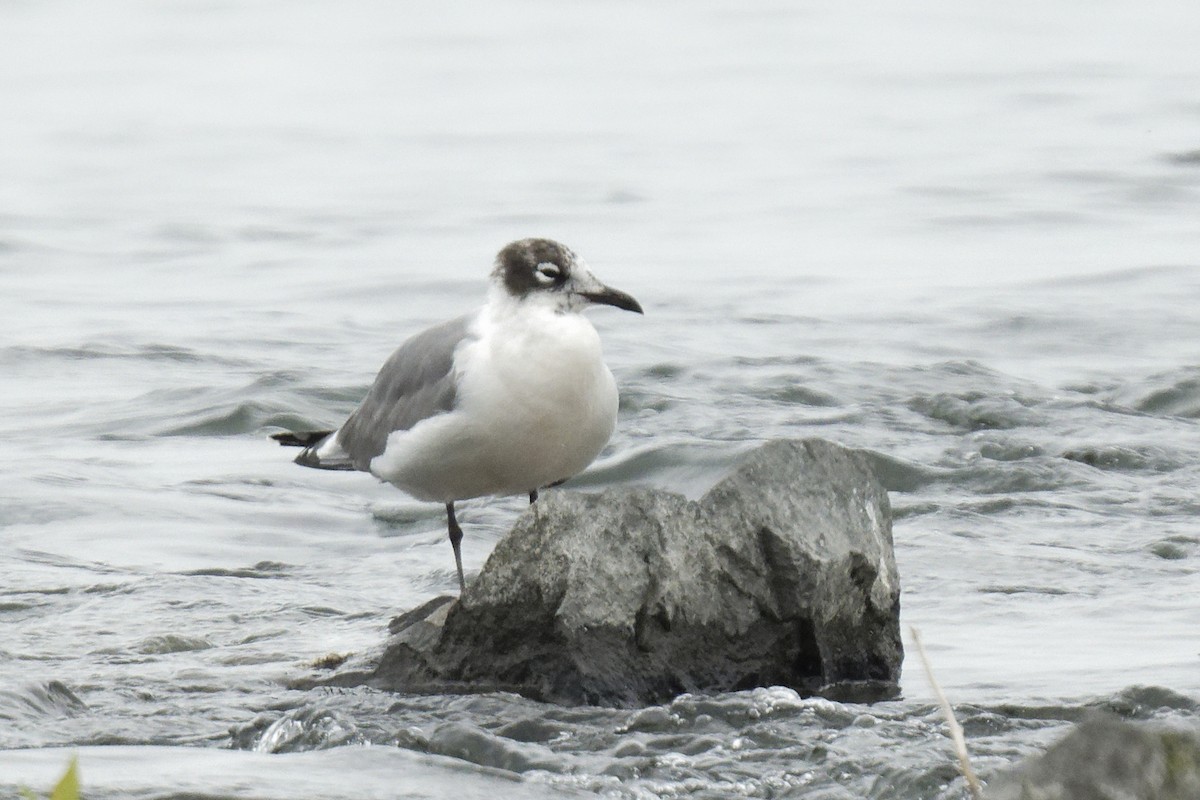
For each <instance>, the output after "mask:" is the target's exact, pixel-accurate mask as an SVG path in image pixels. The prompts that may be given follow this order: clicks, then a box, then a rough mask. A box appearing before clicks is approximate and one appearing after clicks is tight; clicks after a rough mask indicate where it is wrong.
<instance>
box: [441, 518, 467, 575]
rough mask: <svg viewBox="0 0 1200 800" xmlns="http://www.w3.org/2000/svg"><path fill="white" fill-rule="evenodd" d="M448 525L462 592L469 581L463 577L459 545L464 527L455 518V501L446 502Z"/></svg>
mask: <svg viewBox="0 0 1200 800" xmlns="http://www.w3.org/2000/svg"><path fill="white" fill-rule="evenodd" d="M446 526H447V527H448V528H449V529H450V546H451V547H453V548H454V566H456V567H458V593H459V594H462V593H463V592H464V591H466V589H467V582H466V581H465V580H464V579H463V571H462V549H461V548H460V547H459V545H460V544H462V536H463V534H462V528H460V527H458V520H457V519H455V518H454V501H450V502H449V503H446Z"/></svg>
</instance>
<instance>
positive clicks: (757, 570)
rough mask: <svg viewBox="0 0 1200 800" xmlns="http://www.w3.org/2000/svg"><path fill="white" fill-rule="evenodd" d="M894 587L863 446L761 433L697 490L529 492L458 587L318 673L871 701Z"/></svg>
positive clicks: (608, 694)
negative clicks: (786, 692) (694, 497)
mask: <svg viewBox="0 0 1200 800" xmlns="http://www.w3.org/2000/svg"><path fill="white" fill-rule="evenodd" d="M899 598H900V582H899V578H898V576H897V573H896V564H895V560H894V558H893V554H892V534H891V511H890V507H889V504H888V498H887V493H886V492H885V491H884V489H883V488H882V487H881V486H880V484H879V482H878V481H877V480H876V479H875V476H874V475H873V474H872V472H871V469H870V466H869V464H868V462H867V460H866V458H864V457H863V456H862V455H860V454H858V453H856V452H854V451H850V450H846V449H844V448H842V447H839V446H837V445H834V444H831V443H829V442H825V441H822V440H818V439H810V440H805V441H774V442H770V443H768V444H766V445H764V446H762V447H760V448H759V449H757V450H755V451H753V452H752V453H750V454H749V455H748V456H747V457H745V458H744V459H743V460H742V461H741V462H740V463H739V464H738V465H737V467H736V468H735V470H734V472H733V473H732V474H731V475H729V476H728V477H726V478H725V479H724V480H722V481H721V482H720V483H718V484H717V485H716V486H714V487H713V488H712V489H711V490H710V491H709V492H708V493H707V494H706V495H705V496H704V497H703V498H702V499H701V500H700V501H699V502H694V501H690V500H687V499H686V498H684V497H683V496H682V495H678V494H673V493H669V492H662V491H655V490H648V489H629V488H620V489H609V490H607V491H605V492H603V493H601V494H581V493H576V492H569V491H563V492H546V493H544V494H543V497H542V499H541V500H539V501H538V504H537V507H536V509H533V510H530V511H528V512H526V513H525V514H524V515H523V516H522V517H521V519H520V520H519V521H518V522H517V524H516V526H515V527H514V528H513V530H512V532H511V533H510V534H509V535H508V536H506V537H505V538H504V539H503V540H502V541H501V542H500V543H499V544H498V545H497V546H496V549H495V551H494V552H493V553H492V555H491V557H490V558H489V559H488V561H487V564H486V565H485V566H484V568H483V570H482V572H481V573H480V574H479V576H478V577H477V578H476V579H475V580H474V581H473V582H471V583H470V584H469V585H468V586H467V589H466V591H465V592H464V593H463V595H462V597H461V598H460V600H459V601H458V602H457V603H453V602H451V600H450V599H449V598H438V599H436V600H433V601H431V602H430V603H427V604H426V605H425V606H422V607H421V608H419V609H415V610H414V611H410V612H408V613H407V614H405V615H403V616H401V617H398V618H397V619H396V620H394V621H393V624H392V628H391V629H392V632H393V636H392V638H391V639H390V640H389V641H388V643H387V646H386V649H385V651H384V653H383V655H382V657H381V658H380V660H379V661H378V663H377V665H375V666H374V669H373V670H371V671H369V672H358V673H357V674H352V673H343V674H342V675H340V676H337V677H335V679H334V680H333V681H332V682H334V683H338V684H341V685H347V684H353V683H360V682H365V683H369V684H371V685H374V686H376V687H379V688H384V689H390V690H395V691H405V692H432V691H490V690H498V689H502V690H509V691H515V692H519V693H521V694H523V695H526V696H529V697H532V698H535V699H539V700H544V701H549V702H555V703H563V704H579V703H588V704H595V705H618V706H630V705H643V704H648V703H656V702H661V701H663V700H666V699H669V698H671V697H674V696H675V695H678V694H680V693H682V692H717V691H728V690H737V689H747V688H751V687H755V686H768V685H783V686H790V687H793V688H795V689H796V690H798V691H801V692H804V693H815V692H818V691H823V690H828V691H831V692H836V693H837V694H838V696H840V697H854V698H857V699H878V698H879V697H881V696H890V695H892V694H894V692H895V686H896V682H897V680H898V678H899V674H900V663H901V661H902V659H903V650H902V646H901V643H900V630H899V610H900V600H899Z"/></svg>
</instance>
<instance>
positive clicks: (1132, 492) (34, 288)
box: [0, 0, 1200, 800]
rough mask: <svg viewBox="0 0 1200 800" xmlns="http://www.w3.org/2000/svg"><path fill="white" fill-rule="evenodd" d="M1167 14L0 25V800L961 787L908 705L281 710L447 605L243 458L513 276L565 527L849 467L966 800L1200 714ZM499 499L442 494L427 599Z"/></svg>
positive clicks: (1199, 122)
mask: <svg viewBox="0 0 1200 800" xmlns="http://www.w3.org/2000/svg"><path fill="white" fill-rule="evenodd" d="M1198 33H1200V12H1196V11H1195V10H1194V7H1193V6H1192V5H1191V4H1186V3H1182V2H1178V3H1172V2H1167V3H1159V4H1155V5H1154V7H1153V8H1152V9H1150V8H1148V7H1147V6H1145V4H1141V3H1133V2H1111V3H1103V4H1100V5H1096V4H1082V3H1071V2H1062V3H1018V4H1015V5H1014V4H1007V5H1004V6H1002V7H1001V6H996V7H990V6H989V7H987V8H984V7H976V6H971V5H964V4H959V3H949V2H945V3H932V4H924V5H922V6H920V7H893V6H891V5H876V4H783V3H780V4H772V3H767V2H754V3H749V4H741V5H738V6H726V5H722V4H717V3H689V4H678V3H667V4H657V5H651V4H644V5H639V4H633V3H618V2H607V1H606V2H600V3H594V4H590V5H576V6H570V7H560V6H558V5H553V4H549V3H544V2H535V1H534V0H529V1H528V2H509V3H501V4H484V3H478V2H452V3H449V4H441V5H438V6H436V7H432V6H431V7H429V8H417V7H412V8H408V7H404V6H402V5H396V4H386V3H375V2H366V3H363V4H360V5H357V6H354V7H348V8H346V9H339V10H336V11H335V10H333V9H332V8H330V7H326V6H323V5H321V4H317V3H288V4H284V3H277V2H265V3H260V4H254V5H244V4H223V3H199V2H180V3H175V4H168V5H163V4H140V3H134V2H126V3H123V2H115V1H114V2H104V3H94V4H90V5H87V6H86V7H85V6H81V5H75V4H36V3H9V4H3V5H0V103H2V105H3V113H0V376H2V379H0V386H2V389H3V391H0V441H2V442H3V450H4V457H3V458H2V459H0V570H2V571H3V574H4V580H3V581H2V582H0V723H2V724H0V788H2V789H3V791H5V792H9V791H11V790H12V789H14V788H15V787H16V786H18V785H29V786H33V787H35V788H48V787H49V786H50V785H51V783H52V782H53V780H54V778H55V777H56V776H57V775H58V774H59V773H60V772H61V770H62V768H63V767H64V766H65V763H66V760H67V758H68V754H69V753H70V752H76V751H77V752H79V754H80V770H81V773H82V776H83V781H84V786H85V789H90V791H89V793H88V795H87V796H88V797H89V798H117V797H122V798H123V797H139V798H141V797H145V798H151V797H154V798H165V797H180V796H188V797H193V796H203V797H206V798H209V797H211V798H274V797H289V798H290V797H313V798H316V797H320V798H327V799H331V800H342V798H345V800H351V799H352V798H353V799H357V798H363V797H411V798H417V797H450V796H455V797H472V796H484V795H491V796H495V797H507V796H522V797H536V796H543V795H544V796H574V795H576V794H578V795H581V796H589V795H593V796H594V795H596V794H600V795H603V796H607V797H615V798H638V799H639V800H640V798H658V797H696V798H726V797H738V796H742V797H776V798H778V797H813V798H839V799H841V798H847V799H848V798H860V797H877V798H958V797H961V796H962V792H963V787H962V784H961V781H960V780H958V779H957V778H956V773H955V770H954V766H953V763H952V760H951V756H950V748H949V743H948V740H947V739H946V737H945V734H944V728H943V726H942V724H941V721H940V717H939V715H938V713H937V711H936V708H935V707H934V703H933V697H932V694H931V692H930V690H929V689H928V686H927V684H926V681H925V679H924V676H923V675H922V674H921V673H920V670H919V668H918V667H917V666H916V660H915V659H911V658H910V660H909V662H908V664H907V665H906V671H905V674H904V677H903V683H902V689H903V695H902V697H901V698H900V699H898V700H895V701H892V702H888V703H881V704H876V705H871V706H866V705H855V704H843V703H837V702H833V701H829V700H823V699H819V698H818V699H805V698H800V697H798V696H796V695H795V694H794V693H793V692H791V691H789V690H786V689H781V688H778V687H776V688H771V689H761V690H756V691H753V692H742V693H736V694H728V695H717V696H712V697H701V696H684V697H681V698H679V699H677V700H676V701H674V702H672V703H669V704H666V705H664V706H661V707H653V708H648V709H643V710H636V711H614V710H606V709H596V708H573V709H563V708H555V707H550V706H544V705H540V704H537V703H533V702H531V701H527V700H524V699H522V698H518V697H514V696H509V695H482V696H474V697H461V696H433V697H406V696H397V695H390V694H381V693H377V692H371V691H366V690H360V691H336V692H335V691H328V690H326V691H321V690H312V691H301V690H297V689H291V688H289V686H291V685H292V684H291V682H292V681H293V680H295V679H297V678H302V677H306V676H311V675H313V674H315V673H316V672H318V671H319V668H318V667H317V666H316V665H317V664H318V663H319V662H320V661H321V660H322V659H325V658H327V657H329V656H331V655H345V654H348V653H360V652H363V651H366V650H369V649H371V648H372V647H374V646H377V645H378V644H379V643H380V641H381V640H382V638H383V636H384V635H385V631H386V624H387V621H388V619H389V618H390V617H391V616H392V615H394V614H396V613H398V612H400V611H402V610H405V609H407V608H410V607H412V606H414V605H416V604H418V603H420V602H423V601H424V600H426V599H428V598H430V597H431V596H434V595H436V594H440V593H445V592H452V591H453V590H454V589H455V585H456V578H455V577H454V570H453V559H452V557H451V554H450V549H449V547H448V545H447V544H446V541H445V532H444V527H443V525H444V520H443V518H442V514H441V510H440V509H439V508H438V507H437V506H431V505H425V504H420V503H417V502H415V501H412V500H410V499H409V498H406V497H405V496H404V495H402V494H401V493H399V492H398V491H396V490H394V489H392V488H390V487H388V486H384V485H381V484H378V483H376V482H375V481H374V480H373V479H371V478H370V477H369V476H365V475H362V474H343V473H322V472H315V471H311V470H304V469H301V468H298V467H296V466H294V465H293V464H291V463H290V455H291V454H289V452H287V451H284V450H281V449H280V448H277V447H275V446H274V445H273V443H271V442H269V441H268V440H267V439H266V436H267V435H268V434H269V433H270V432H272V431H275V430H278V429H281V428H303V427H310V426H318V425H319V426H324V425H335V424H337V423H338V422H340V421H341V419H343V418H344V416H345V415H346V414H347V413H348V412H349V411H350V410H351V409H352V408H353V407H354V405H355V404H356V403H357V401H358V400H359V399H360V398H361V396H362V394H363V393H364V391H365V389H366V387H367V386H368V385H369V383H370V381H371V379H372V377H373V376H374V372H375V370H376V369H377V368H378V366H379V365H380V364H381V363H382V361H383V360H384V359H385V358H386V356H387V355H388V353H389V352H390V351H391V350H392V349H393V348H394V347H395V346H396V345H397V344H398V343H399V342H400V341H402V340H403V339H404V338H405V337H406V336H408V335H410V334H412V333H414V332H416V331H418V330H420V329H421V328H423V327H425V326H426V325H428V324H430V323H432V322H435V321H438V320H440V319H443V318H445V317H447V316H450V315H453V314H457V313H461V312H463V311H466V310H469V309H470V308H471V307H473V306H474V305H475V304H477V303H478V302H480V301H481V300H482V297H483V293H484V290H485V277H486V273H487V271H488V270H489V268H490V262H491V259H492V257H493V255H494V253H495V251H496V250H498V249H499V247H501V246H502V245H503V244H504V243H506V242H507V241H509V240H511V239H514V238H518V237H521V236H527V235H545V236H552V237H555V238H559V239H561V240H563V241H565V242H567V243H568V244H570V245H571V246H572V247H574V248H575V249H576V250H577V251H578V252H580V253H581V254H582V255H583V256H584V257H585V258H586V259H588V261H589V262H590V263H591V266H592V267H593V269H594V271H595V272H596V273H597V274H598V275H600V276H601V277H602V278H603V279H604V280H606V281H608V282H610V283H612V284H613V285H615V286H618V287H620V288H622V289H625V290H627V291H629V292H631V293H632V294H633V295H635V296H636V297H637V298H638V299H639V300H640V301H641V302H642V303H643V305H644V306H645V307H646V312H647V313H646V315H645V317H644V318H638V317H634V316H633V315H626V314H619V313H617V312H611V313H609V312H608V311H607V310H605V309H597V310H596V311H595V312H592V318H593V320H594V322H595V323H596V325H597V327H598V328H599V329H600V331H601V335H602V337H603V339H604V342H605V349H606V353H607V356H608V360H609V363H610V364H611V366H612V367H613V370H614V372H615V373H616V375H617V379H618V382H619V384H620V385H621V389H622V405H621V416H620V420H619V424H618V431H617V434H616V435H615V436H614V438H613V440H612V442H611V444H610V446H609V447H608V449H607V450H606V451H605V453H604V454H603V455H602V456H601V458H600V459H599V460H598V462H597V463H596V464H595V465H594V466H593V467H592V468H591V469H590V470H589V471H588V472H587V473H585V474H584V475H582V476H580V477H579V478H577V479H576V480H574V481H572V483H571V484H569V485H568V486H567V487H564V488H563V489H561V490H560V491H588V490H594V489H598V488H601V487H604V486H609V485H618V484H619V485H626V484H639V485H649V486H656V487H662V488H667V489H672V490H677V491H681V492H684V493H687V494H689V495H692V496H696V495H699V494H700V493H702V492H703V491H704V489H705V488H707V486H709V485H711V483H712V482H714V481H715V480H717V479H718V478H719V477H720V476H721V475H722V474H723V473H724V471H725V470H726V469H728V467H729V466H730V465H731V464H732V463H733V462H734V461H735V460H736V458H737V456H738V455H739V454H740V453H742V452H744V451H745V450H747V449H749V448H750V447H752V446H754V444H756V443H758V442H761V441H764V440H766V439H770V438H774V437H781V436H785V437H802V436H814V435H815V436H823V437H826V438H829V439H832V440H834V441H838V442H841V443H843V444H846V445H850V446H854V447H861V448H864V449H867V450H869V451H870V452H872V453H873V454H874V458H875V461H876V463H877V466H878V468H879V472H880V475H881V477H882V479H883V480H884V481H885V483H886V485H887V486H888V488H889V489H890V490H891V498H892V503H893V506H894V508H895V511H896V522H895V541H896V556H897V561H898V563H899V567H900V574H901V579H902V586H903V594H902V614H903V621H904V623H905V624H906V625H909V624H912V625H916V626H918V627H919V628H920V629H921V631H922V635H923V638H924V640H925V642H926V644H927V646H928V649H929V652H930V656H931V658H932V660H933V662H934V665H935V667H936V669H937V670H938V675H939V678H940V680H941V683H942V684H943V686H944V688H945V689H946V690H947V692H948V693H949V694H950V696H951V698H952V700H953V701H954V702H955V704H956V707H957V709H958V711H959V713H960V718H961V720H962V722H963V724H964V726H965V728H966V731H967V737H968V740H969V743H970V746H971V748H972V751H973V753H974V755H975V758H976V760H977V764H976V766H977V769H978V770H979V771H980V772H981V773H982V774H983V776H984V777H985V778H986V777H987V776H988V775H990V774H993V773H994V772H995V771H996V770H998V769H1001V768H1003V767H1004V766H1005V765H1007V764H1009V763H1011V762H1012V761H1014V760H1016V759H1018V758H1020V757H1021V756H1023V755H1026V754H1029V753H1031V752H1036V751H1037V750H1039V749H1040V748H1042V747H1044V746H1045V745H1046V744H1047V743H1048V742H1050V741H1052V740H1053V739H1054V738H1055V737H1056V736H1058V735H1060V734H1061V733H1062V732H1063V731H1064V730H1065V729H1066V727H1067V726H1068V725H1069V724H1070V723H1071V722H1073V721H1075V720H1077V719H1079V718H1080V717H1081V716H1083V715H1084V714H1086V713H1088V712H1089V711H1090V710H1093V709H1096V708H1105V709H1109V710H1113V711H1115V712H1117V713H1119V714H1122V715H1124V716H1128V717H1132V718H1153V719H1165V720H1169V721H1171V722H1173V723H1176V724H1185V725H1192V726H1195V725H1197V724H1200V705H1198V698H1200V634H1198V633H1197V631H1198V630H1200V628H1198V627H1197V624H1196V623H1197V620H1198V619H1200V611H1198V608H1197V606H1198V604H1197V600H1196V598H1197V597H1200V575H1198V571H1200V570H1198V564H1200V524H1198V523H1197V519H1198V518H1200V517H1198V514H1200V500H1198V498H1200V466H1198V465H1200V428H1198V420H1200V314H1198V313H1197V311H1196V309H1197V308H1200V259H1198V257H1197V253H1198V252H1200V224H1198V223H1197V220H1198V219H1200V155H1198V154H1200V103H1198V102H1197V99H1196V91H1195V90H1196V87H1197V86H1198V85H1200V57H1197V56H1196V54H1195V41H1196V40H1197V34H1198ZM523 511H524V503H523V501H521V500H520V499H519V498H512V499H506V500H490V501H477V502H470V503H466V504H464V507H463V510H462V512H461V514H460V520H461V521H462V522H463V524H464V527H465V528H466V530H467V539H466V541H465V543H464V558H465V562H466V563H465V566H466V568H467V570H468V573H470V572H473V571H475V570H477V569H478V568H479V567H480V565H481V564H482V563H483V561H484V560H485V559H486V557H487V555H488V553H489V552H490V550H491V548H492V547H493V545H494V544H495V543H496V541H497V540H498V539H499V538H500V537H501V536H502V535H503V534H504V533H505V532H506V531H507V530H508V529H509V527H510V526H511V525H512V523H513V522H514V520H515V519H516V517H517V515H518V514H520V513H522V512H523Z"/></svg>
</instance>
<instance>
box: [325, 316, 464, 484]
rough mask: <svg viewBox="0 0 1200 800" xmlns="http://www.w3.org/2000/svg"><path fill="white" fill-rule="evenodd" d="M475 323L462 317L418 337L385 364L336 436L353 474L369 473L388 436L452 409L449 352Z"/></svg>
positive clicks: (452, 397)
mask: <svg viewBox="0 0 1200 800" xmlns="http://www.w3.org/2000/svg"><path fill="white" fill-rule="evenodd" d="M476 313H478V312H476ZM474 318H475V314H466V315H464V316H461V317H458V318H457V319H452V320H450V321H449V322H443V323H442V324H440V325H435V326H434V327H432V328H430V329H429V330H426V331H422V332H421V333H418V334H417V335H416V336H414V337H412V338H411V339H409V340H408V341H407V342H405V343H404V344H402V345H400V347H399V348H398V349H397V350H396V352H394V353H392V355H391V357H390V358H389V359H388V360H387V362H386V363H384V365H383V368H382V369H380V370H379V375H377V376H376V377H375V384H374V385H373V386H371V391H369V392H367V396H366V398H364V399H363V401H362V403H361V404H360V405H359V406H358V408H357V409H355V411H354V413H353V414H351V415H350V418H349V419H348V420H346V424H344V425H342V427H341V428H340V429H339V430H338V433H337V437H338V444H340V445H341V447H342V449H343V450H345V452H346V454H347V455H349V456H350V460H351V461H352V462H353V463H354V467H355V469H360V470H363V471H368V470H369V469H370V467H371V459H373V458H375V456H377V455H379V454H380V453H382V452H383V449H384V447H385V446H386V445H387V437H388V434H389V433H391V432H392V431H406V430H408V429H409V428H411V427H412V426H413V425H416V424H417V423H418V422H420V421H421V420H423V419H427V418H429V417H432V416H434V415H435V414H443V413H445V412H447V411H449V410H451V409H452V408H454V401H455V381H454V373H453V366H454V351H455V349H456V348H457V347H458V346H459V344H461V343H462V342H463V340H465V339H467V338H468V336H469V335H470V334H469V333H468V331H469V329H470V325H471V321H472V320H473V319H474Z"/></svg>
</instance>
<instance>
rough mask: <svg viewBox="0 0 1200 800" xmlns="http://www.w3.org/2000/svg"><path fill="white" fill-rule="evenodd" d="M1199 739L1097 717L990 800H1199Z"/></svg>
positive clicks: (1005, 781)
mask: <svg viewBox="0 0 1200 800" xmlns="http://www.w3.org/2000/svg"><path fill="white" fill-rule="evenodd" d="M1196 798H1200V736H1197V734H1196V733H1194V732H1188V731H1178V730H1170V729H1167V728H1164V727H1160V726H1156V725H1154V724H1151V723H1132V722H1124V721H1122V720H1119V719H1117V718H1115V717H1112V716H1107V715H1103V716H1096V717H1094V718H1092V719H1089V720H1086V721H1084V722H1082V723H1080V724H1079V725H1077V726H1076V727H1075V728H1074V729H1073V730H1072V731H1071V732H1070V733H1069V734H1067V736H1066V737H1064V738H1063V739H1062V740H1061V741H1059V742H1058V743H1057V744H1055V745H1054V746H1053V747H1051V748H1050V749H1049V750H1047V751H1046V752H1045V753H1044V754H1042V755H1040V756H1035V757H1033V758H1030V759H1027V760H1026V761H1024V762H1022V763H1021V764H1020V765H1019V766H1017V767H1016V768H1015V769H1013V770H1011V771H1009V772H1007V773H1004V774H1002V775H1000V776H999V777H998V778H994V779H993V780H992V781H990V782H989V784H988V790H987V800H1196Z"/></svg>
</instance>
